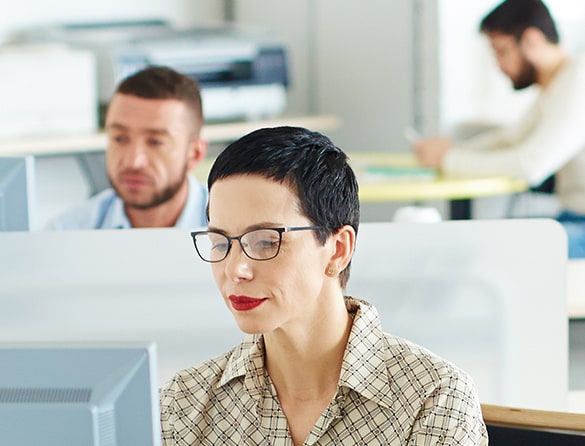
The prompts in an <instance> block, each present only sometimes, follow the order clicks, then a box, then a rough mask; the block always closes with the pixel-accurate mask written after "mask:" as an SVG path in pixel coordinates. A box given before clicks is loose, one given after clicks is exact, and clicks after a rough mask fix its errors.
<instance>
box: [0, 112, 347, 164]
mask: <svg viewBox="0 0 585 446" xmlns="http://www.w3.org/2000/svg"><path fill="white" fill-rule="evenodd" d="M280 125H290V126H299V127H306V128H309V129H312V130H317V131H327V130H332V129H336V128H338V127H339V126H340V119H339V118H338V117H337V116H334V115H314V116H291V117H287V116H282V117H279V118H275V119H269V120H262V121H245V122H230V123H218V124H205V125H203V128H202V130H201V136H202V137H203V138H204V139H206V140H207V141H208V142H210V143H221V142H226V141H233V140H235V139H237V138H239V137H240V136H243V135H245V134H246V133H249V132H251V131H253V130H256V129H258V128H262V127H275V126H280ZM106 145H107V137H106V135H105V133H104V132H95V133H88V134H78V135H76V134H72V135H53V136H51V135H48V136H27V137H22V138H13V139H0V156H11V155H35V156H42V155H67V154H70V155H80V154H84V153H90V152H100V151H104V150H105V148H106Z"/></svg>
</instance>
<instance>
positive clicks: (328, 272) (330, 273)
mask: <svg viewBox="0 0 585 446" xmlns="http://www.w3.org/2000/svg"><path fill="white" fill-rule="evenodd" d="M334 272H335V269H334V268H333V267H332V266H330V267H329V268H327V275H329V276H332V275H333V273H334Z"/></svg>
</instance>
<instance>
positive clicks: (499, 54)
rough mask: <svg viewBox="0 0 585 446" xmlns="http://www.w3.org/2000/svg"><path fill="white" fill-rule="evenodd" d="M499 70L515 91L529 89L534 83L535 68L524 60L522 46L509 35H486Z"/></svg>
mask: <svg viewBox="0 0 585 446" xmlns="http://www.w3.org/2000/svg"><path fill="white" fill-rule="evenodd" d="M488 39H489V41H490V45H491V47H492V49H493V50H494V54H495V56H496V60H497V62H498V66H499V67H500V70H502V72H503V73H504V74H505V75H506V76H508V78H509V79H510V81H512V85H513V86H514V89H515V90H522V89H524V88H527V87H530V86H531V85H532V84H534V83H535V82H536V80H537V79H536V68H535V67H534V65H533V64H532V63H531V62H530V61H528V60H527V59H526V56H525V55H524V52H523V51H522V45H521V43H520V42H518V41H517V40H516V38H515V37H514V36H512V35H509V34H503V33H498V32H491V33H489V34H488Z"/></svg>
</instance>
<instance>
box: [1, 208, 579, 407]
mask: <svg viewBox="0 0 585 446" xmlns="http://www.w3.org/2000/svg"><path fill="white" fill-rule="evenodd" d="M565 263H566V239H565V235H564V232H563V230H562V227H560V225H558V224H557V223H555V222H553V221H550V220H506V221H461V222H443V223H433V224H424V223H411V224H397V223H379V224H378V223H367V224H363V225H361V227H360V231H359V234H358V240H357V249H356V253H355V257H354V260H353V263H352V272H351V277H350V280H349V284H348V290H347V291H348V294H351V295H354V296H356V297H360V298H363V299H365V300H369V301H371V302H372V303H374V304H375V305H376V306H377V308H378V310H379V312H380V315H381V318H382V324H383V327H384V329H385V330H386V331H388V332H391V333H394V334H396V335H400V336H403V337H405V338H407V339H410V340H412V341H415V342H418V343H420V344H422V345H423V346H425V347H427V348H429V349H430V350H432V351H435V352H436V353H438V354H441V355H443V356H444V357H446V358H447V359H449V360H451V361H453V362H455V363H456V364H458V365H459V366H461V367H462V368H464V369H466V370H467V371H469V372H470V373H471V375H472V376H473V378H474V379H475V381H476V383H477V385H478V389H479V392H480V398H481V400H482V402H485V403H493V404H500V405H510V406H515V405H516V406H521V407H528V408H537V409H538V408H540V409H549V410H554V409H560V410H562V409H564V408H565V403H566V398H567V391H568V376H567V375H568V364H567V362H568V359H567V357H568V353H567V349H568V341H567V337H568V335H567V331H568V322H567V320H568V318H567V310H566V299H565V291H564V286H565ZM241 337H242V334H241V333H240V331H239V330H238V328H237V326H236V324H235V322H234V321H233V318H232V316H231V314H230V313H229V311H228V310H227V309H226V308H225V305H224V303H223V300H222V299H221V296H220V294H219V292H218V291H217V289H216V287H215V283H214V280H213V276H212V273H211V268H210V265H208V264H206V263H203V262H202V261H200V260H199V259H198V257H197V254H196V253H195V250H194V248H193V244H192V241H191V238H190V235H189V232H188V231H184V230H178V229H135V230H122V231H120V230H115V231H69V232H29V233H20V232H14V233H0V341H43V340H46V341H71V340H80V341H89V340H98V341H99V340H103V341H143V340H147V341H155V342H156V343H157V347H158V348H157V350H158V356H159V377H160V381H161V382H164V381H166V380H167V379H168V378H169V377H170V376H171V375H172V373H173V372H174V371H176V370H178V369H180V368H183V367H188V366H190V365H194V364H196V363H198V362H200V361H202V360H204V359H207V358H210V357H212V356H214V355H217V354H221V353H223V352H224V351H227V350H228V349H229V348H231V347H232V346H233V345H235V344H236V343H237V342H239V340H240V339H241Z"/></svg>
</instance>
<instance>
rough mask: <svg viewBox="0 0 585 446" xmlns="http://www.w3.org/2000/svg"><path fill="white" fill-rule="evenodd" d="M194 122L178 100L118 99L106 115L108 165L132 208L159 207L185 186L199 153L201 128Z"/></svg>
mask: <svg viewBox="0 0 585 446" xmlns="http://www.w3.org/2000/svg"><path fill="white" fill-rule="evenodd" d="M193 120H194V118H193V114H192V113H191V112H190V111H189V110H188V108H187V107H186V106H185V104H183V103H182V102H180V101H178V100H176V99H143V98H139V97H136V96H131V95H127V94H120V93H118V94H116V95H115V96H114V97H113V99H112V101H111V103H110V106H109V108H108V113H107V116H106V133H107V136H108V150H107V153H106V165H107V171H108V177H109V179H110V182H111V184H112V187H113V188H114V189H115V191H116V192H117V193H118V195H119V196H120V197H121V198H122V200H123V201H124V204H125V205H126V206H128V207H134V208H138V209H149V208H152V207H155V206H158V205H160V204H161V203H164V202H166V201H167V200H169V199H171V198H172V197H173V196H174V195H175V194H176V193H177V191H178V190H179V189H180V188H181V187H182V186H183V185H184V184H185V182H186V181H187V174H188V171H189V170H190V169H191V168H192V167H193V166H194V161H193V159H194V157H195V155H194V152H195V151H197V150H198V149H197V147H198V146H197V141H198V139H197V138H198V135H197V134H196V131H195V129H196V128H198V127H197V125H198V123H196V122H193Z"/></svg>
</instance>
